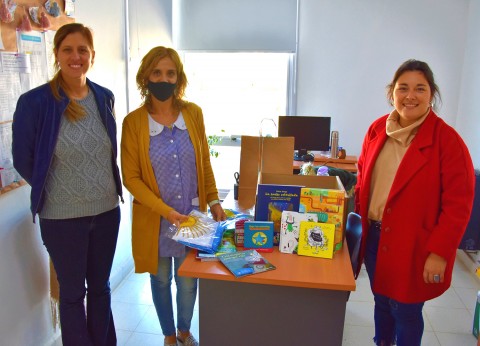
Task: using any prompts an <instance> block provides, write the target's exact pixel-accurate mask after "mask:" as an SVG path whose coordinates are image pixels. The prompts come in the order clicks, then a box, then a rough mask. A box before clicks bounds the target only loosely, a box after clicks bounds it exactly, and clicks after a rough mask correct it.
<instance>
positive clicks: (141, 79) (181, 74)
mask: <svg viewBox="0 0 480 346" xmlns="http://www.w3.org/2000/svg"><path fill="white" fill-rule="evenodd" d="M167 57H168V58H170V59H171V60H172V61H173V63H174V64H175V67H176V69H177V85H176V87H175V91H174V93H173V106H174V107H175V108H176V109H178V110H180V109H181V108H182V106H183V105H184V104H185V101H184V100H183V97H184V96H185V89H186V87H187V76H186V75H185V71H184V70H183V64H182V61H181V60H180V56H179V55H178V53H177V52H176V51H175V50H174V49H172V48H167V47H162V46H158V47H155V48H152V49H151V50H150V51H149V52H148V53H147V54H146V55H145V56H144V57H143V59H142V62H141V64H140V67H139V68H138V72H137V78H136V80H137V87H138V90H139V91H140V95H141V96H142V98H143V99H144V104H145V105H146V106H147V107H148V106H149V105H150V104H151V102H152V95H151V94H150V92H149V91H148V87H147V85H148V79H149V77H150V74H151V73H152V71H153V69H154V68H155V66H157V64H158V62H159V61H160V60H161V59H163V58H167Z"/></svg>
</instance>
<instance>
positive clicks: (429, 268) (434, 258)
mask: <svg viewBox="0 0 480 346" xmlns="http://www.w3.org/2000/svg"><path fill="white" fill-rule="evenodd" d="M446 267H447V261H446V260H445V258H443V257H442V256H439V255H437V254H434V253H433V252H431V253H430V255H428V257H427V260H426V261H425V267H424V268H423V280H424V281H425V283H427V284H428V283H430V284H434V283H440V282H443V279H444V274H445V268H446ZM435 275H438V277H439V279H438V280H435V278H434V276H435Z"/></svg>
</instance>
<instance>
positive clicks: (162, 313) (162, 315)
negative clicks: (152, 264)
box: [150, 251, 198, 336]
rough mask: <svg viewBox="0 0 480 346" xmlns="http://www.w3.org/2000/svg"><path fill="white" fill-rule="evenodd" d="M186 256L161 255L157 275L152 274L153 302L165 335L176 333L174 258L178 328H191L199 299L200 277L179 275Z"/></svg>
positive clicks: (187, 329)
mask: <svg viewBox="0 0 480 346" xmlns="http://www.w3.org/2000/svg"><path fill="white" fill-rule="evenodd" d="M187 253H188V251H187ZM185 256H186V255H185ZM185 256H182V257H159V258H158V272H157V275H152V274H150V283H151V286H152V298H153V304H154V305H155V310H156V311H157V315H158V319H159V321H160V326H161V327H162V332H163V335H165V336H168V335H175V333H176V331H175V321H174V318H173V303H172V290H171V284H172V259H173V265H174V270H175V283H176V285H177V329H178V330H180V331H182V332H186V331H189V330H190V325H191V322H192V316H193V308H194V306H195V300H196V299H197V282H198V279H195V278H189V277H184V276H178V268H179V267H180V265H181V264H182V263H183V261H184V260H185Z"/></svg>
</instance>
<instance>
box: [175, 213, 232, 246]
mask: <svg viewBox="0 0 480 346" xmlns="http://www.w3.org/2000/svg"><path fill="white" fill-rule="evenodd" d="M188 216H189V218H188V220H187V221H185V222H182V223H181V224H180V227H176V226H174V225H172V226H170V228H169V231H170V232H169V233H168V234H167V236H168V237H169V238H171V239H173V240H175V241H177V242H179V243H181V244H183V245H185V246H188V247H190V248H193V249H198V250H201V251H205V252H208V253H215V252H216V251H217V248H218V245H219V244H220V242H221V240H222V236H223V231H224V230H225V225H224V224H222V223H221V222H217V221H215V220H213V219H212V218H209V217H208V216H206V215H205V214H203V213H201V212H199V211H198V210H192V211H191V212H190V214H188Z"/></svg>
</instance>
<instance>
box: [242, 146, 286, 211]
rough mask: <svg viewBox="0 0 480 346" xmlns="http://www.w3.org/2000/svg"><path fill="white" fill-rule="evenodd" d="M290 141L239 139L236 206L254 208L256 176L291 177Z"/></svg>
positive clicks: (257, 177)
mask: <svg viewBox="0 0 480 346" xmlns="http://www.w3.org/2000/svg"><path fill="white" fill-rule="evenodd" d="M293 147H294V138H293V137H256V136H242V142H241V151H240V184H239V188H238V205H239V206H240V207H241V208H245V209H250V208H252V207H253V206H254V205H255V196H256V193H257V184H258V179H259V173H260V172H263V173H279V174H292V173H293V151H294V149H293Z"/></svg>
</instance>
